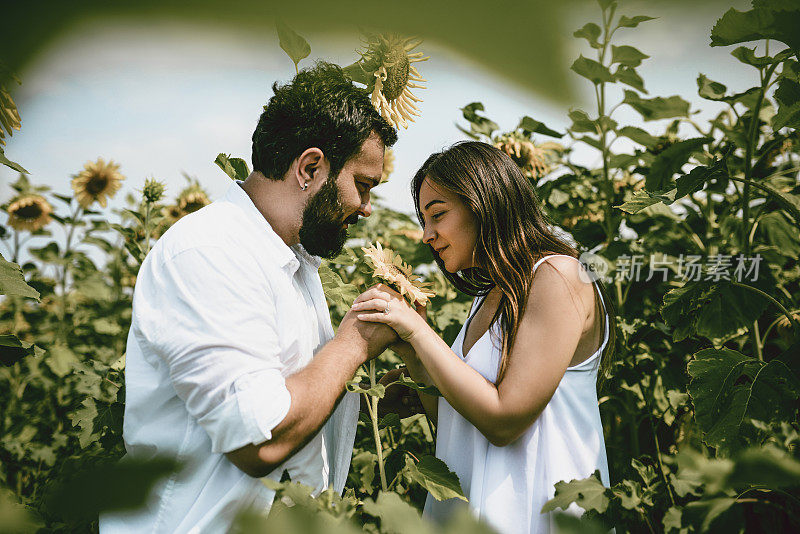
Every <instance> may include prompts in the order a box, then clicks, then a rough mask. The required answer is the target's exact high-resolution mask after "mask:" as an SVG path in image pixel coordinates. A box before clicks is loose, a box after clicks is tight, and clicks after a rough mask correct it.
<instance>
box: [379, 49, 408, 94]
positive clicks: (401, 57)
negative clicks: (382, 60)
mask: <svg viewBox="0 0 800 534" xmlns="http://www.w3.org/2000/svg"><path fill="white" fill-rule="evenodd" d="M410 72H411V62H410V61H409V60H408V56H407V55H406V51H405V49H404V48H403V47H402V46H400V45H397V46H393V47H392V48H391V49H390V50H389V53H388V54H387V55H386V81H385V82H383V96H385V97H386V100H389V101H391V100H395V99H396V98H398V97H399V96H400V95H402V94H403V91H404V90H405V88H406V85H407V84H408V78H409V74H410Z"/></svg>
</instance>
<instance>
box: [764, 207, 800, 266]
mask: <svg viewBox="0 0 800 534" xmlns="http://www.w3.org/2000/svg"><path fill="white" fill-rule="evenodd" d="M758 228H759V230H760V231H762V232H764V234H765V236H766V241H767V243H769V244H770V245H772V246H774V247H775V249H776V250H777V251H778V252H779V253H780V254H782V255H783V256H786V257H787V258H797V257H798V256H800V232H798V231H797V226H796V225H794V224H792V223H791V222H790V221H789V220H788V219H787V218H786V215H784V214H783V213H781V212H777V211H773V212H770V213H767V214H765V215H763V216H761V217H759V218H758Z"/></svg>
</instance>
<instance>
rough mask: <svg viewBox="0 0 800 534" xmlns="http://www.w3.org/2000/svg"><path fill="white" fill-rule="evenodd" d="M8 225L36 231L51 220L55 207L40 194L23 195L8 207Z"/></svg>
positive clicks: (17, 228) (18, 228)
mask: <svg viewBox="0 0 800 534" xmlns="http://www.w3.org/2000/svg"><path fill="white" fill-rule="evenodd" d="M6 211H7V212H8V225H9V226H11V227H12V228H14V229H15V230H27V231H29V232H35V231H36V230H39V229H40V228H42V227H44V226H45V225H46V224H47V223H49V222H50V220H51V219H50V214H51V213H53V207H52V206H51V205H50V203H49V202H47V200H45V199H44V197H42V196H39V195H30V194H27V195H21V196H18V197H17V198H15V199H14V200H13V201H12V202H11V204H9V206H8V208H6Z"/></svg>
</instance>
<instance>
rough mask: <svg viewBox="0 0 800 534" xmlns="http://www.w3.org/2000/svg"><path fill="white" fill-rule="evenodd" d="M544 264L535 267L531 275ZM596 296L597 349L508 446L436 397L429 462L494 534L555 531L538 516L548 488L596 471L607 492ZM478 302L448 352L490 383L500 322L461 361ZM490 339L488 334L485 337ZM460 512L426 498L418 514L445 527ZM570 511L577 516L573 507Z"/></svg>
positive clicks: (450, 503) (549, 520)
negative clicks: (444, 470)
mask: <svg viewBox="0 0 800 534" xmlns="http://www.w3.org/2000/svg"><path fill="white" fill-rule="evenodd" d="M562 255H563V254H553V255H551V256H562ZM548 257H550V256H545V257H543V258H541V259H540V260H539V261H537V262H536V264H535V265H534V271H535V270H536V268H537V267H538V266H539V264H540V263H541V262H542V261H543V260H544V259H545V258H548ZM569 257H571V256H569ZM573 259H575V258H573ZM576 261H578V260H576ZM595 285H596V282H595ZM597 295H598V298H600V302H601V303H602V305H603V311H604V313H606V320H605V333H604V339H603V342H602V344H601V345H600V348H599V349H598V350H597V351H596V352H595V353H594V354H592V355H591V356H589V358H587V359H586V360H585V361H583V362H581V363H579V364H578V365H575V366H572V367H568V368H567V370H566V372H565V373H564V377H563V378H562V379H561V382H560V383H559V384H558V388H557V389H556V391H555V393H554V394H553V398H552V399H551V400H550V402H549V403H548V404H547V406H546V407H545V409H544V411H543V412H542V414H541V415H540V416H539V417H538V418H537V419H536V421H534V422H533V424H532V425H531V426H530V428H528V429H527V430H526V431H525V433H524V434H523V435H522V436H520V437H519V438H518V439H517V440H515V441H514V442H512V443H510V444H509V445H507V446H505V447H496V446H494V445H492V444H491V443H489V441H488V440H487V439H486V437H485V436H484V435H483V434H481V433H480V431H478V429H477V428H475V427H474V426H473V425H472V424H471V423H470V422H469V421H467V420H466V419H464V417H462V416H461V414H459V413H458V412H456V411H455V410H454V409H453V407H452V406H450V404H449V403H448V402H447V401H446V400H445V399H444V398H443V397H440V398H439V412H438V420H439V422H438V425H437V436H436V456H437V457H438V458H440V459H442V460H443V461H444V462H445V463H446V464H447V465H448V466H449V468H450V469H451V470H452V471H454V472H455V473H456V474H457V475H458V478H459V480H460V482H461V487H462V489H463V490H464V495H466V496H467V498H468V499H469V508H470V509H471V510H472V511H473V513H474V514H475V515H476V516H477V517H479V518H481V519H482V520H484V521H486V522H487V523H489V525H491V526H492V527H494V528H495V529H496V530H497V531H498V532H499V533H500V534H523V533H524V534H543V533H549V532H555V531H556V529H555V527H554V525H553V522H552V518H551V514H541V513H540V511H541V509H542V506H543V505H544V504H545V502H547V501H548V500H550V499H551V498H552V497H553V495H554V493H555V488H554V485H555V483H556V482H558V481H560V480H566V481H569V480H572V479H576V478H578V479H579V478H586V477H588V476H590V475H591V474H592V473H594V471H595V470H597V469H599V470H600V476H601V480H602V482H603V484H604V485H605V486H608V485H609V477H608V461H607V459H606V449H605V442H604V440H603V427H602V424H601V422H600V411H599V408H598V403H597V388H596V381H597V370H598V367H599V364H600V355H601V354H602V351H603V349H604V348H605V346H606V344H607V342H608V322H609V321H608V313H607V312H606V311H605V302H603V298H602V296H601V294H600V291H599V289H598V291H597ZM477 302H478V299H475V302H473V305H472V309H470V317H469V319H468V320H467V321H466V322H465V324H464V326H463V327H462V328H461V332H459V334H458V336H457V337H456V340H455V342H454V343H453V345H452V347H451V348H452V349H453V351H454V352H455V353H456V355H457V356H459V357H461V358H464V360H465V361H466V363H467V364H468V365H469V366H470V367H472V368H473V369H475V370H476V371H478V372H479V373H480V374H481V375H483V376H484V378H486V379H487V380H490V381H491V382H493V383H494V382H495V381H496V379H497V371H498V367H499V363H500V354H501V352H500V350H501V349H500V339H502V337H501V335H502V333H501V330H500V324H499V321H496V322H495V323H494V324H492V326H491V328H490V329H489V331H487V332H486V333H485V334H484V335H483V336H482V337H481V338H480V339H479V340H478V341H477V342H476V343H475V345H474V346H473V347H472V348H471V349H470V350H469V351H468V353H467V354H466V356H465V355H462V353H461V351H462V347H463V340H464V335H465V332H466V329H467V326H468V325H469V320H470V319H471V318H472V315H473V311H474V310H475V309H476V308H477ZM489 332H494V334H493V335H492V336H489ZM490 340H491V341H492V342H491V343H490ZM495 341H496V343H495ZM463 505H464V503H463V501H460V500H458V499H450V500H447V501H442V502H439V501H436V500H435V499H433V497H431V496H430V495H428V499H427V501H426V503H425V510H424V515H425V516H427V517H429V518H431V519H434V520H436V521H439V522H446V521H447V520H448V519H449V518H450V517H451V516H452V514H453V513H454V512H455V511H456V507H458V506H463ZM569 511H570V512H572V513H576V514H580V513H582V510H581V509H580V508H579V507H578V506H577V505H575V504H574V503H573V504H572V506H571V507H570V509H569Z"/></svg>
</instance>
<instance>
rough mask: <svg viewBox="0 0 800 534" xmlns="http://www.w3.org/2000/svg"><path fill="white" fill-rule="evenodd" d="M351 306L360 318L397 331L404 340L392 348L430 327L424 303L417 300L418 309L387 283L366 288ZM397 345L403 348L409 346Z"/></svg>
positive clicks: (407, 341)
mask: <svg viewBox="0 0 800 534" xmlns="http://www.w3.org/2000/svg"><path fill="white" fill-rule="evenodd" d="M350 309H351V310H353V311H354V312H357V317H358V319H359V320H361V321H365V322H371V323H382V324H385V325H386V326H389V327H391V328H392V329H393V330H394V331H395V332H397V336H398V337H399V338H400V340H401V342H398V343H395V344H393V345H392V349H395V345H403V342H405V343H406V344H410V343H411V342H412V340H413V338H414V336H415V335H418V334H419V333H420V332H422V331H424V330H425V329H427V328H429V327H428V322H427V320H426V319H427V312H426V308H425V306H422V305H419V304H417V305H416V309H414V308H412V307H411V306H409V305H408V303H407V302H406V300H405V299H404V298H403V297H402V295H400V293H398V292H397V291H395V290H394V289H392V288H390V287H389V286H387V285H385V284H377V285H375V286H372V287H371V288H369V289H368V290H366V291H364V292H363V293H362V294H360V295H359V296H358V298H357V299H356V300H355V301H354V302H353V306H352V307H351V308H350ZM387 310H388V313H387ZM398 348H400V350H403V349H407V348H408V347H398ZM401 355H402V354H401Z"/></svg>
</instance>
